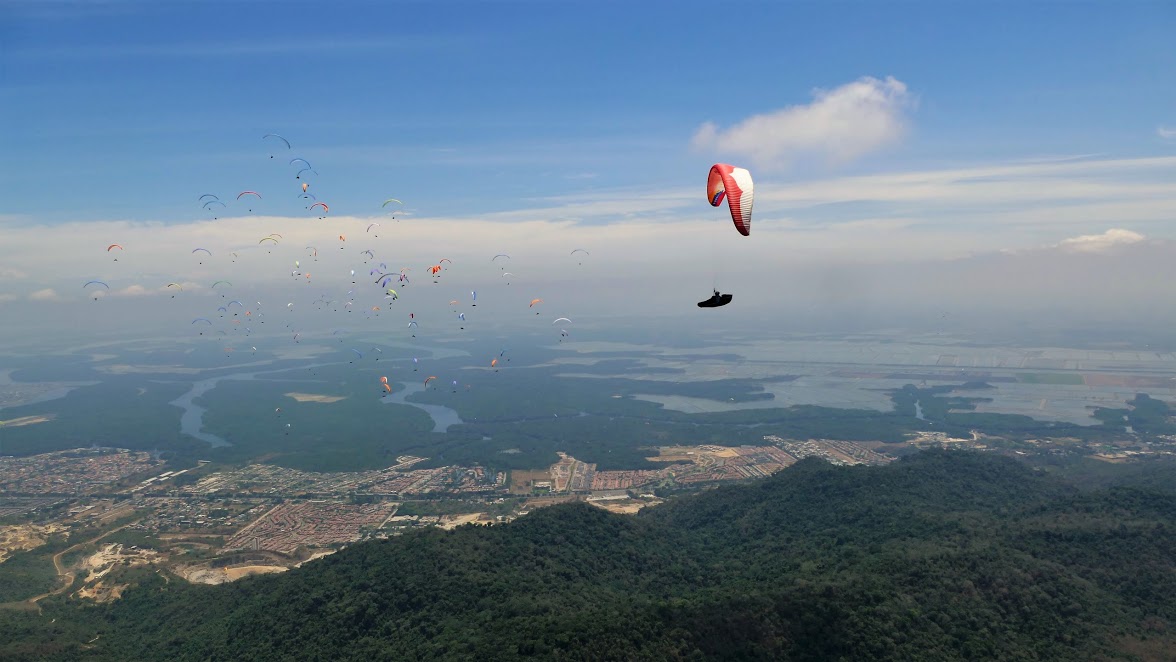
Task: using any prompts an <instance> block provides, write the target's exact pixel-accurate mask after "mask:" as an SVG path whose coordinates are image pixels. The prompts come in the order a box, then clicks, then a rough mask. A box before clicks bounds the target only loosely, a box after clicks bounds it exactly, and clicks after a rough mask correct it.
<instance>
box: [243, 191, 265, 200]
mask: <svg viewBox="0 0 1176 662" xmlns="http://www.w3.org/2000/svg"><path fill="white" fill-rule="evenodd" d="M246 195H256V196H257V199H258V200H260V199H261V194H260V193H258V192H257V191H241V192H240V193H238V194H237V199H238V200H240V199H241V197H242V196H246Z"/></svg>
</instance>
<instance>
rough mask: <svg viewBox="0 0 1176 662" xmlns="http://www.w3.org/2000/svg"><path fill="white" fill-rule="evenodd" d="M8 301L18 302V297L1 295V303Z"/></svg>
mask: <svg viewBox="0 0 1176 662" xmlns="http://www.w3.org/2000/svg"><path fill="white" fill-rule="evenodd" d="M7 301H16V295H15V294H0V303H5V302H7Z"/></svg>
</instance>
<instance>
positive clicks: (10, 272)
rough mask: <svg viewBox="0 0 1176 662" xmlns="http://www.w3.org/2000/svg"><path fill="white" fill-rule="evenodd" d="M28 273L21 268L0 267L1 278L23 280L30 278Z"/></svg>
mask: <svg viewBox="0 0 1176 662" xmlns="http://www.w3.org/2000/svg"><path fill="white" fill-rule="evenodd" d="M28 277H29V275H28V273H26V272H24V271H21V270H20V269H12V268H9V267H0V279H3V280H22V279H25V278H28Z"/></svg>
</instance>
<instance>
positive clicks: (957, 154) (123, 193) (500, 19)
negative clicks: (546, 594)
mask: <svg viewBox="0 0 1176 662" xmlns="http://www.w3.org/2000/svg"><path fill="white" fill-rule="evenodd" d="M943 4H944V3H916V2H905V3H887V4H886V6H882V5H881V3H864V2H863V3H856V2H855V3H776V2H759V3H737V4H733V5H730V6H721V5H716V4H714V3H672V4H671V3H621V2H592V3H588V2H583V3H580V2H549V3H542V2H477V3H468V2H466V3H458V2H433V3H430V2H400V3H397V2H390V3H385V2H378V3H377V2H372V3H321V2H315V3H293V2H280V3H279V2H250V3H219V2H150V3H149V2H96V3H68V2H52V1H51V0H50V1H46V2H41V1H37V2H27V3H25V2H15V3H13V2H6V3H3V4H2V5H0V7H2V8H0V16H2V17H3V19H2V20H0V23H2V24H3V25H4V27H3V28H2V29H3V31H4V32H3V39H2V41H3V44H4V45H3V51H0V54H2V57H3V82H2V83H0V107H3V110H2V111H0V113H3V126H4V127H5V128H4V129H3V143H2V144H3V151H4V153H5V155H6V156H5V159H4V164H3V165H2V166H0V168H3V170H2V171H0V176H2V179H3V181H4V182H5V183H6V186H5V187H4V188H5V189H7V191H8V192H7V194H6V196H5V199H6V205H5V206H6V209H5V213H8V214H24V215H30V216H36V217H40V218H43V219H44V220H48V221H51V222H57V221H64V220H75V219H86V218H126V219H137V220H162V221H165V222H173V221H183V220H189V219H191V218H193V217H199V215H198V214H196V213H195V212H198V211H199V209H198V207H196V206H194V205H192V204H191V203H192V200H193V199H194V197H195V195H199V194H200V193H202V192H205V191H206V190H213V191H218V192H220V194H221V195H222V197H224V195H225V194H226V193H231V192H235V191H238V190H243V189H247V188H258V189H269V190H271V191H273V190H275V189H276V187H277V186H281V185H282V184H284V183H285V178H286V176H287V175H288V174H289V173H288V172H287V170H288V169H285V168H277V167H272V166H275V165H276V164H274V163H270V162H267V161H266V160H265V158H264V157H265V156H266V151H265V146H264V144H263V143H262V141H261V140H260V136H261V135H262V134H263V133H266V132H270V131H274V132H277V133H281V134H282V135H285V136H287V137H288V138H290V140H291V141H292V142H293V143H294V145H295V149H294V150H293V152H292V154H294V155H299V156H304V157H306V158H308V159H309V160H311V162H312V163H315V166H316V169H317V170H318V171H319V173H320V178H319V180H318V181H316V182H312V185H314V186H315V187H316V188H317V189H318V190H319V191H320V192H322V193H323V194H324V196H325V197H329V198H330V199H332V200H333V201H334V204H335V205H336V207H335V208H336V209H337V210H338V211H339V212H340V213H343V212H346V213H353V214H362V213H366V212H368V211H370V208H371V205H372V204H373V203H375V204H377V205H378V203H379V202H380V201H382V200H383V198H384V197H385V196H387V195H397V196H399V197H401V198H405V197H407V198H409V199H410V200H411V201H412V202H411V204H410V206H411V207H412V208H413V209H415V210H417V211H418V213H439V214H459V213H460V214H476V213H480V212H483V211H494V210H506V209H512V208H515V207H518V206H520V205H523V206H525V203H524V202H523V200H522V199H526V198H532V197H535V196H545V195H558V194H562V193H575V192H583V191H591V190H597V189H601V188H610V187H624V186H638V187H639V186H653V187H662V186H672V185H676V184H680V183H690V184H694V183H695V180H698V179H700V178H701V176H700V173H704V172H705V170H706V167H707V166H708V165H709V163H710V162H712V161H713V160H715V159H716V158H721V157H722V156H723V155H721V154H710V153H701V154H700V153H697V152H696V151H692V150H690V149H689V141H690V136H691V135H692V133H693V132H694V131H695V129H696V128H697V127H698V126H699V125H700V124H701V123H702V122H704V121H713V122H716V123H718V124H719V125H729V124H732V123H734V122H737V121H739V120H740V119H741V118H743V117H746V116H749V115H754V114H757V113H764V112H770V111H772V110H773V109H777V108H781V107H785V106H789V105H794V104H804V103H808V102H810V101H811V99H812V97H811V92H812V90H813V89H814V88H825V89H828V88H833V87H836V86H838V85H842V84H844V83H847V82H850V81H853V80H855V79H857V78H859V77H861V76H874V77H878V78H884V77H886V76H895V77H896V78H897V79H899V80H901V81H902V82H903V83H905V84H906V85H907V87H908V88H909V91H910V93H911V95H912V97H913V98H915V99H917V106H916V107H915V108H914V109H913V110H912V111H911V113H910V116H911V119H912V121H911V125H912V127H911V132H910V135H909V136H908V138H907V140H906V141H905V142H904V143H903V144H902V145H900V146H896V147H895V148H893V149H890V150H886V151H885V152H883V153H880V154H875V155H870V158H866V159H863V160H862V161H860V162H857V163H854V164H850V165H849V166H846V167H843V168H839V169H836V170H833V171H832V172H834V173H836V174H845V173H846V172H863V171H877V170H881V169H894V168H900V167H905V166H920V167H925V166H928V165H937V164H959V163H968V162H975V161H989V160H993V159H1004V158H1017V157H1035V156H1042V155H1056V154H1115V155H1132V156H1135V155H1150V154H1161V153H1169V154H1170V153H1172V151H1173V149H1172V147H1173V146H1172V145H1171V144H1167V145H1166V144H1164V141H1162V140H1159V139H1158V138H1157V136H1156V127H1157V126H1159V125H1163V124H1164V123H1165V122H1167V123H1169V124H1176V85H1172V81H1173V80H1176V47H1174V46H1173V42H1172V40H1171V35H1172V34H1176V8H1174V7H1173V6H1172V5H1170V4H1167V3H1158V2H1157V3H1053V2H1051V3H1029V4H1023V3H1015V4H1014V3H977V4H975V5H973V6H960V5H959V4H958V3H950V5H949V6H942V5H943ZM829 172H830V171H829V170H828V169H817V170H816V171H813V170H810V169H808V168H798V169H793V170H792V171H791V172H785V173H783V177H782V179H783V181H787V180H788V179H789V178H807V177H811V176H813V175H825V174H828V173H829ZM194 194H195V195H194ZM276 195H277V194H276V193H275V196H276ZM286 197H288V198H293V196H286ZM296 209H297V207H295V206H293V205H286V206H282V207H274V208H272V209H271V210H272V211H282V212H292V210H296Z"/></svg>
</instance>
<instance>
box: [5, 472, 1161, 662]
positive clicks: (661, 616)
mask: <svg viewBox="0 0 1176 662" xmlns="http://www.w3.org/2000/svg"><path fill="white" fill-rule="evenodd" d="M1136 475H1140V474H1136ZM1106 482H1107V485H1108V486H1107V487H1105V488H1096V489H1084V490H1079V489H1077V488H1074V487H1071V486H1070V485H1069V484H1068V483H1066V482H1064V481H1063V480H1062V479H1061V478H1059V477H1056V476H1049V475H1044V474H1040V473H1037V472H1034V471H1032V470H1031V469H1029V468H1027V467H1025V466H1024V465H1021V464H1018V463H1016V462H1014V461H1012V460H1008V459H1005V458H1001V457H994V456H988V455H981V454H974V453H965V452H943V451H935V452H925V453H921V454H919V455H916V456H912V457H910V458H908V459H905V460H902V461H899V462H895V463H893V464H891V465H888V466H885V467H873V468H868V467H850V468H846V467H833V466H830V465H827V464H825V463H823V462H821V461H818V460H806V461H803V462H800V463H799V464H797V465H795V466H793V467H792V468H790V469H788V470H786V471H783V472H781V473H779V474H777V475H776V476H774V477H772V478H770V479H765V480H762V481H759V482H756V483H753V484H750V485H742V486H732V487H723V488H719V489H715V490H711V491H708V492H705V493H703V494H699V495H696V496H691V497H683V498H680V499H677V500H674V501H672V502H670V503H667V504H665V505H662V506H659V507H656V508H652V509H648V510H646V511H644V512H643V513H642V514H641V515H639V516H637V517H623V516H617V515H612V514H609V513H607V512H604V511H601V510H598V509H596V508H594V507H592V506H589V505H583V504H572V505H565V506H557V507H551V508H546V509H542V510H539V511H536V512H534V513H532V514H530V515H527V516H526V517H524V518H521V519H519V520H518V521H516V522H514V523H513V524H510V525H505V526H494V527H478V526H467V527H463V528H460V529H458V530H455V531H452V532H443V531H439V530H431V531H422V532H418V533H413V534H409V535H405V536H402V537H399V538H395V539H392V540H388V541H381V542H375V543H365V544H360V545H355V546H353V547H351V548H349V549H346V550H344V551H342V552H340V553H338V554H335V555H332V556H330V557H327V558H325V559H322V560H320V561H316V562H314V563H312V564H310V565H309V566H307V567H306V568H304V569H302V570H297V571H292V572H289V573H285V574H283V575H280V576H267V577H256V578H250V579H246V580H242V581H239V582H237V583H234V584H231V585H226V586H218V587H210V586H193V585H188V584H186V583H185V582H182V581H178V580H176V579H174V578H173V579H171V580H170V581H165V580H164V579H163V578H161V577H159V576H158V575H155V574H149V573H147V574H140V575H138V579H139V581H140V582H141V583H140V585H139V587H138V588H136V589H133V590H130V591H128V592H127V593H126V594H125V597H124V598H123V599H122V600H120V601H118V602H116V603H113V604H112V605H110V606H106V607H85V608H81V607H77V606H75V605H73V604H69V603H64V602H56V603H54V602H48V603H47V604H46V608H45V612H44V613H43V614H42V615H36V614H35V613H23V612H22V613H15V612H13V613H10V614H0V642H2V643H0V658H4V659H103V660H105V659H111V660H115V659H138V660H165V659H166V660H273V659H300V660H372V659H393V660H395V659H405V660H439V659H477V660H488V659H499V660H501V659H507V660H509V659H520V658H523V657H530V656H538V657H539V658H540V659H585V660H588V659H618V660H621V659H624V660H633V659H646V660H666V659H687V660H693V659H739V660H747V659H765V660H766V659H772V660H872V659H888V660H976V659H1001V660H1079V659H1081V660H1097V659H1156V660H1159V659H1171V658H1170V655H1171V651H1172V650H1174V649H1176V639H1174V638H1173V637H1172V635H1171V634H1170V633H1171V631H1172V628H1173V626H1176V552H1174V551H1173V550H1176V494H1174V493H1173V491H1172V490H1171V489H1166V490H1164V489H1161V488H1157V487H1154V486H1153V485H1154V482H1153V481H1151V480H1150V479H1149V480H1146V481H1140V485H1142V486H1140V487H1133V486H1132V484H1133V481H1131V480H1120V481H1106ZM50 619H56V622H55V623H53V624H52V625H50V624H49V621H50ZM99 635H100V636H99ZM95 637H97V639H95ZM1166 656H1167V657H1166Z"/></svg>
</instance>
